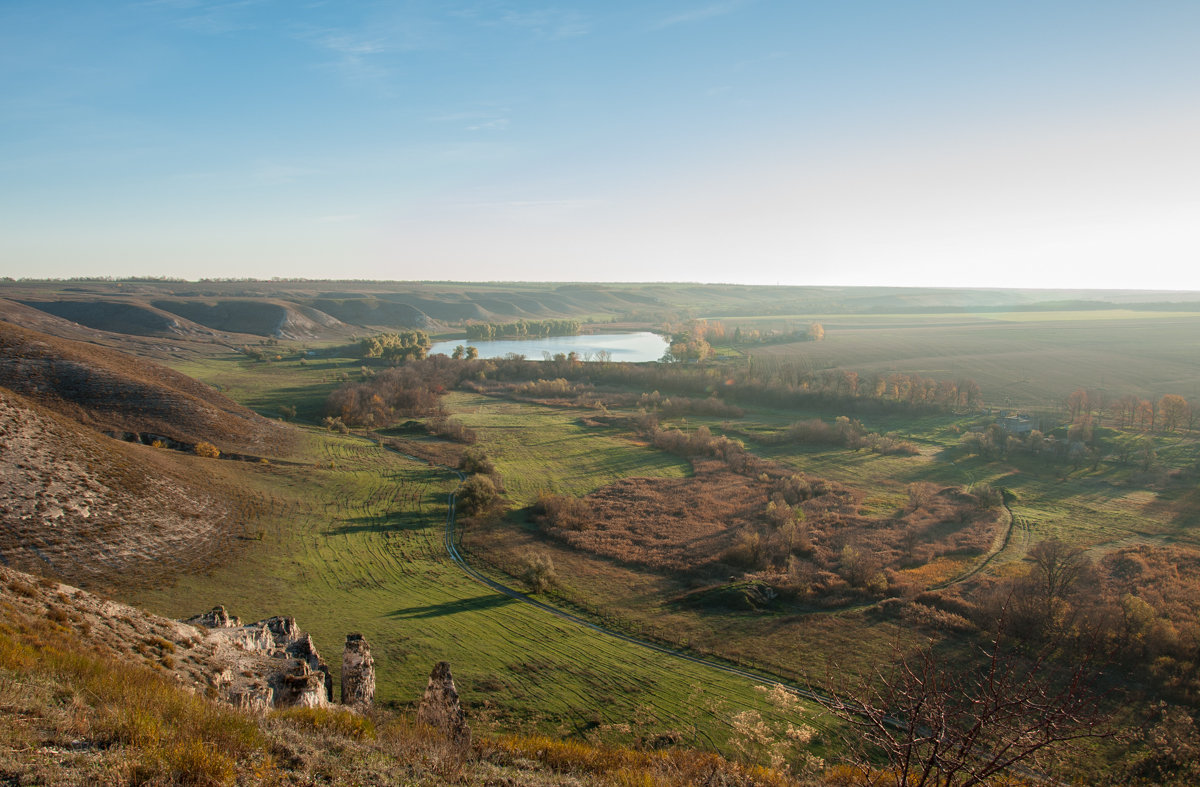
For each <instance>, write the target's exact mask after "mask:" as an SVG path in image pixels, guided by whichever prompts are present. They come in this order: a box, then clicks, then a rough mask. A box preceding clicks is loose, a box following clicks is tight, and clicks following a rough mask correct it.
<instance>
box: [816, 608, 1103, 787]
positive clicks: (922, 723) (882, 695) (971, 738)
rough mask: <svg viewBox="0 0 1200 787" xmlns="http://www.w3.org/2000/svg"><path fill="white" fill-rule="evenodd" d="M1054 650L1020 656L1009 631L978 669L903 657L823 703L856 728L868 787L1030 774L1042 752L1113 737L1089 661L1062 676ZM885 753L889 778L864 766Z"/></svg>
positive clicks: (927, 786)
mask: <svg viewBox="0 0 1200 787" xmlns="http://www.w3.org/2000/svg"><path fill="white" fill-rule="evenodd" d="M1049 652H1050V651H1049V650H1047V651H1045V652H1043V653H1040V654H1035V655H1033V656H1023V655H1021V654H1020V653H1019V652H1018V650H1017V649H1015V648H1010V647H1008V645H1007V642H1006V641H1005V638H1004V630H1003V624H1001V626H1000V628H999V629H998V632H997V634H996V636H995V637H994V639H993V640H992V641H991V642H989V643H988V644H987V645H986V646H984V647H983V648H982V649H981V651H980V653H979V654H978V656H976V657H975V658H974V659H973V660H972V663H948V662H946V661H945V660H944V659H943V658H941V657H940V656H939V655H937V654H936V653H935V651H934V650H933V648H931V647H922V648H918V649H916V650H915V651H912V652H909V653H904V654H901V653H898V654H897V658H896V660H895V662H894V664H893V665H892V666H891V667H890V668H887V669H885V670H883V671H882V672H881V673H880V674H878V675H876V676H874V679H868V680H864V681H859V682H857V683H855V684H853V685H850V686H848V687H847V686H842V685H831V686H830V687H827V688H826V691H825V692H824V693H821V694H818V695H817V700H818V702H820V703H821V704H822V705H824V706H825V708H826V709H827V710H829V711H830V712H832V713H833V714H835V715H837V716H839V717H840V718H842V719H843V720H844V721H846V722H848V723H849V724H850V725H851V727H852V728H853V729H854V731H855V732H854V738H853V739H852V740H849V741H848V743H849V746H850V748H851V750H852V751H855V752H856V754H857V755H858V758H859V762H860V764H859V765H858V767H859V768H860V769H861V770H862V772H863V773H862V775H863V776H864V783H866V784H880V785H883V784H886V785H895V786H896V787H910V786H918V787H972V786H973V785H981V784H987V783H991V780H992V779H993V778H995V777H998V776H1000V775H1001V774H1003V773H1004V772H1005V771H1009V770H1018V771H1022V770H1024V771H1026V772H1028V766H1029V765H1031V764H1036V757H1037V756H1038V755H1039V754H1041V753H1042V752H1045V751H1047V750H1050V749H1053V748H1055V747H1060V746H1063V745H1065V744H1069V743H1070V742H1071V741H1075V740H1080V739H1083V738H1091V737H1103V736H1105V735H1107V731H1106V730H1105V729H1104V728H1103V726H1102V721H1101V720H1102V717H1101V715H1100V713H1099V711H1098V707H1097V698H1096V696H1095V695H1094V694H1093V692H1092V691H1091V683H1092V681H1093V679H1094V674H1093V672H1092V669H1091V661H1090V658H1089V657H1085V658H1083V659H1081V660H1080V661H1079V662H1078V663H1077V664H1076V665H1075V666H1073V667H1070V668H1069V669H1065V670H1056V669H1055V668H1054V667H1053V666H1052V665H1051V663H1050V660H1049V658H1048V654H1049ZM863 744H865V747H864V745H863ZM864 748H865V750H864ZM878 754H882V755H883V756H884V757H885V758H886V760H887V762H888V764H889V768H888V770H887V771H886V772H880V771H878V770H876V769H873V768H871V766H870V765H867V764H866V763H869V762H870V761H871V759H872V755H878Z"/></svg>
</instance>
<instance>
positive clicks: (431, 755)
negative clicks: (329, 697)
mask: <svg viewBox="0 0 1200 787" xmlns="http://www.w3.org/2000/svg"><path fill="white" fill-rule="evenodd" d="M218 635H219V630H214V631H208V630H206V629H205V628H204V627H197V626H194V625H188V624H184V623H180V622H178V621H173V620H169V619H166V618H162V617H158V616H155V615H150V614H147V613H145V612H143V611H141V610H138V609H136V608H133V607H129V606H125V605H123V604H119V603H116V602H113V601H110V600H106V599H103V598H100V597H97V596H94V595H92V594H89V593H86V592H84V591H81V590H78V589H76V588H72V587H70V586H68V585H63V584H59V583H55V582H52V581H49V580H45V579H38V578H37V577H34V576H30V575H28V574H22V573H19V572H15V571H11V570H9V569H5V568H2V567H0V714H3V715H4V717H5V719H6V722H5V724H3V725H0V777H2V778H4V779H5V780H6V781H7V782H9V783H13V784H55V785H88V784H203V785H228V784H234V783H236V784H271V785H311V784H314V783H318V784H333V785H364V784H379V785H383V784H399V783H403V784H412V785H441V784H453V785H497V784H504V785H510V786H511V787H525V786H528V787H537V786H541V785H547V786H548V785H559V784H575V785H623V784H630V783H643V784H658V785H680V787H682V786H683V785H688V784H695V783H698V782H700V781H702V780H709V781H710V782H711V781H712V780H714V779H719V783H721V784H724V785H730V787H734V786H735V785H744V786H745V787H752V786H753V785H761V786H762V787H774V786H775V785H784V784H787V783H789V781H788V780H787V779H786V777H784V776H783V775H782V774H780V773H777V772H773V771H771V770H769V769H766V768H761V767H747V766H744V765H740V764H738V763H735V762H731V761H728V760H725V759H723V758H721V757H719V756H717V755H714V754H711V753H702V752H696V751H688V750H680V751H653V750H637V749H631V748H623V747H615V746H601V745H595V744H588V743H583V742H566V741H561V740H557V739H554V738H549V737H546V736H538V735H513V734H486V733H485V734H482V735H476V736H474V740H473V741H471V742H469V743H463V742H462V741H460V740H456V739H455V738H453V737H450V736H448V735H447V734H446V733H445V732H444V731H442V730H440V729H438V728H436V727H431V726H428V725H425V724H423V723H421V722H420V721H419V720H418V719H417V717H416V714H414V713H412V712H407V711H396V710H387V709H383V708H375V707H371V708H367V709H366V710H361V709H360V710H352V709H350V708H348V707H343V706H338V705H329V706H324V707H292V708H286V707H285V708H276V709H271V710H263V711H260V712H257V713H255V712H247V711H245V710H239V709H237V708H234V707H232V706H231V705H229V704H228V703H227V702H222V701H220V699H219V697H220V696H221V692H220V691H219V690H218V687H219V686H220V685H221V684H220V680H221V679H222V676H223V675H226V674H237V675H238V676H239V677H241V675H251V674H260V673H261V670H263V669H268V670H269V669H271V667H272V665H271V662H272V661H275V662H278V661H279V660H278V659H271V658H269V657H267V656H266V654H264V655H263V656H259V657H257V658H258V662H256V661H255V658H256V657H255V654H254V653H253V652H248V651H246V650H239V649H236V648H234V649H231V648H230V647H229V646H228V645H221V644H220V642H221V640H220V638H219V636H218ZM264 658H265V662H263V661H262V660H263V659H264Z"/></svg>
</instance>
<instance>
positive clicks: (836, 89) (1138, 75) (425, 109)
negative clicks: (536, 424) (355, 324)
mask: <svg viewBox="0 0 1200 787" xmlns="http://www.w3.org/2000/svg"><path fill="white" fill-rule="evenodd" d="M1198 38H1200V3H1196V2H1194V0H1187V1H1186V2H1156V1H1155V0H1141V1H1140V2H1107V1H1106V0H1087V2H1072V1H1061V2H1045V0H1043V1H1042V2H1023V1H1022V0H1015V1H1011V2H1003V3H998V2H992V3H985V2H972V1H971V0H953V1H950V0H947V1H946V2H922V1H921V0H912V1H911V2H901V1H900V0H838V2H828V1H824V2H815V1H812V2H810V1H809V0H787V1H786V2H785V1H784V0H696V1H695V2H689V1H687V0H644V1H643V2H636V3H634V2H620V1H618V0H609V1H608V2H600V1H599V0H597V1H596V2H558V3H524V2H505V1H504V0H480V1H478V2H472V1H471V0H463V1H462V2H455V1H454V0H447V1H446V2H382V1H381V2H354V1H353V0H342V1H340V2H303V1H302V0H288V1H286V2H277V1H275V0H213V1H206V0H144V1H143V2H117V1H114V0H105V1H104V2H89V1H88V0H74V1H72V2H46V1H45V0H39V1H38V2H27V1H26V0H0V273H3V274H5V275H10V276H62V277H66V276H83V275H114V276H123V275H166V276H182V277H186V278H193V279H194V278H200V277H205V276H255V277H263V278H266V277H271V276H288V277H290V276H299V277H309V278H322V277H336V278H385V279H463V280H613V281H642V280H655V281H673V280H679V281H729V282H745V283H767V284H772V283H776V282H778V283H786V284H909V285H937V284H941V285H978V286H1086V287H1138V286H1140V287H1156V288H1158V287H1174V288H1187V289H1200V264H1197V263H1200V254H1198V252H1200V151H1198V149H1197V147H1198V146H1197V140H1200V100H1198V99H1200V48H1198V47H1197V46H1196V41H1197V40H1198ZM1138 274H1141V275H1138Z"/></svg>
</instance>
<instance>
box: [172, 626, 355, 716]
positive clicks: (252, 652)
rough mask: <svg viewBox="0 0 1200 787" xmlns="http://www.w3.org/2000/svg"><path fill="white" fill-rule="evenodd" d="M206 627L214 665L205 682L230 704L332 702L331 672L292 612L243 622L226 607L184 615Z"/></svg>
mask: <svg viewBox="0 0 1200 787" xmlns="http://www.w3.org/2000/svg"><path fill="white" fill-rule="evenodd" d="M187 622H188V623H190V624H192V625H203V626H204V627H206V628H207V629H208V632H207V635H206V637H205V640H206V641H208V642H209V643H210V645H211V649H212V653H213V656H212V658H211V663H212V664H213V669H212V670H211V672H210V673H209V676H208V687H209V688H210V689H211V690H212V693H214V694H216V696H218V697H220V698H222V699H224V700H225V701H227V702H229V703H230V704H232V705H234V706H236V707H239V708H246V709H247V710H252V711H265V710H269V709H271V708H290V707H305V708H319V707H324V706H326V705H329V704H330V703H332V702H333V676H332V675H330V673H329V667H328V665H326V664H325V661H324V660H323V659H322V658H321V655H320V654H319V653H318V652H317V648H316V645H314V644H313V641H312V637H310V636H309V635H308V634H306V633H304V632H303V631H301V630H300V628H299V627H298V626H297V625H296V620H295V618H291V617H285V616H277V617H273V618H267V619H266V620H260V621H258V622H256V623H249V624H247V625H242V622H241V621H240V620H238V619H237V618H236V617H232V616H230V615H229V614H228V613H227V612H226V611H225V608H224V607H221V606H217V607H214V608H213V609H212V610H211V611H210V612H206V613H204V614H203V615H198V616H196V617H194V618H191V619H190V620H188V621H187Z"/></svg>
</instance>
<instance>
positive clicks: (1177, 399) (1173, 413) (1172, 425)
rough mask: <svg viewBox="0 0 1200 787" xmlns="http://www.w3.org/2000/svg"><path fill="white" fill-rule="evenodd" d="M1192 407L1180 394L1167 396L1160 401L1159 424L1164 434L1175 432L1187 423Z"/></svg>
mask: <svg viewBox="0 0 1200 787" xmlns="http://www.w3.org/2000/svg"><path fill="white" fill-rule="evenodd" d="M1191 409H1192V408H1191V406H1190V405H1189V404H1188V402H1187V399H1184V398H1183V397H1182V396H1180V395H1178V394H1167V395H1166V396H1164V397H1163V398H1161V399H1159V400H1158V422H1159V424H1160V425H1161V427H1162V430H1163V431H1164V432H1174V431H1175V429H1176V427H1179V426H1181V425H1183V424H1184V423H1186V422H1187V421H1188V418H1189V415H1190V413H1189V411H1190V410H1191Z"/></svg>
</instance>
